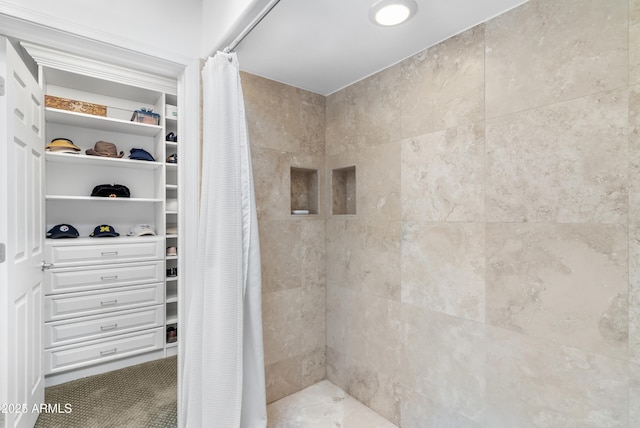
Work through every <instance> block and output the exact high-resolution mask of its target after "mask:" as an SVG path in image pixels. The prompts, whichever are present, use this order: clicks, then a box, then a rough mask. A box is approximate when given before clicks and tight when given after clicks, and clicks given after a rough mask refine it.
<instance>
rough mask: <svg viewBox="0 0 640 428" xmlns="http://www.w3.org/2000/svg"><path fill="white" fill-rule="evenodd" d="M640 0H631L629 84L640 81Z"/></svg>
mask: <svg viewBox="0 0 640 428" xmlns="http://www.w3.org/2000/svg"><path fill="white" fill-rule="evenodd" d="M639 46H640V0H629V84H630V85H636V84H638V83H640V49H639V48H638V47H639Z"/></svg>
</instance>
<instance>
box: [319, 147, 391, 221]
mask: <svg viewBox="0 0 640 428" xmlns="http://www.w3.org/2000/svg"><path fill="white" fill-rule="evenodd" d="M326 165H327V181H328V182H327V184H326V185H327V187H328V188H329V189H330V190H331V191H332V192H333V183H332V182H330V181H332V180H333V176H332V170H334V169H342V168H346V167H352V166H355V181H356V185H355V187H356V196H355V198H356V212H355V213H356V214H357V215H358V218H366V219H381V220H399V219H400V209H401V207H400V142H395V143H390V144H378V145H375V146H371V147H367V148H363V149H361V150H358V151H349V152H343V153H341V154H339V155H335V156H328V157H327V163H326ZM327 199H328V201H327V203H328V206H327V212H328V213H332V212H333V207H332V204H333V200H332V198H327Z"/></svg>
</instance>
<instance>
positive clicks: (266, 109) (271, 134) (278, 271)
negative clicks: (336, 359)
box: [241, 73, 326, 402]
mask: <svg viewBox="0 0 640 428" xmlns="http://www.w3.org/2000/svg"><path fill="white" fill-rule="evenodd" d="M241 78H242V87H243V92H244V100H245V108H246V113H247V124H248V126H249V137H250V139H251V158H252V162H253V175H254V184H255V192H256V206H257V211H258V226H259V233H260V250H261V258H262V317H263V330H264V331H263V335H264V353H265V376H266V383H267V401H268V402H272V401H275V400H277V399H279V398H282V397H284V396H287V395H289V394H291V393H293V392H296V391H299V390H300V389H302V388H304V387H306V386H309V385H312V384H314V383H316V382H318V381H320V380H322V379H325V378H326V359H325V355H326V354H325V345H326V328H325V325H326V324H325V323H326V305H325V302H326V279H325V277H326V266H325V213H324V203H323V200H324V199H322V198H324V196H323V195H324V194H325V193H326V192H325V188H324V185H323V183H324V179H323V177H324V172H323V167H324V130H325V120H324V117H325V98H324V97H323V96H320V95H317V94H313V93H310V92H307V91H303V90H300V89H296V88H293V87H291V86H287V85H283V84H281V83H277V82H273V81H270V80H267V79H264V78H261V77H258V76H254V75H251V74H247V73H242V75H241ZM291 167H300V168H305V169H315V170H318V173H319V177H320V178H321V179H319V180H318V182H319V185H320V189H319V191H318V195H319V197H320V198H321V200H320V201H318V204H319V205H320V209H319V213H318V214H317V215H312V216H304V217H300V216H292V215H291V205H290V193H291V190H290V189H291V184H290V177H291V174H290V169H291Z"/></svg>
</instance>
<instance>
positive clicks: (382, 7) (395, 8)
mask: <svg viewBox="0 0 640 428" xmlns="http://www.w3.org/2000/svg"><path fill="white" fill-rule="evenodd" d="M417 10H418V5H417V4H416V2H415V1H414V0H380V1H379V2H377V3H374V4H373V6H371V8H370V9H369V18H370V19H371V21H373V22H374V23H375V24H378V25H382V26H385V27H390V26H392V25H398V24H401V23H403V22H405V21H406V20H407V19H409V18H411V17H412V16H413V15H414V14H415V13H416V11H417Z"/></svg>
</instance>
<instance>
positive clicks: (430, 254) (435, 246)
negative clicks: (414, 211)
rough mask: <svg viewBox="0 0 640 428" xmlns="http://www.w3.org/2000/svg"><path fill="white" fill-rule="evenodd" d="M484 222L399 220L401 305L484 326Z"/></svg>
mask: <svg viewBox="0 0 640 428" xmlns="http://www.w3.org/2000/svg"><path fill="white" fill-rule="evenodd" d="M484 245H485V237H484V223H441V222H440V223H419V222H404V223H403V229H402V302H403V303H408V304H411V305H414V306H418V307H421V308H423V309H428V310H433V311H439V312H443V313H446V314H449V315H453V316H457V317H462V318H467V319H471V320H474V321H479V322H484V304H485V292H484V288H485V286H484V277H485V269H484V260H485V258H484V257H485V255H484Z"/></svg>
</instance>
